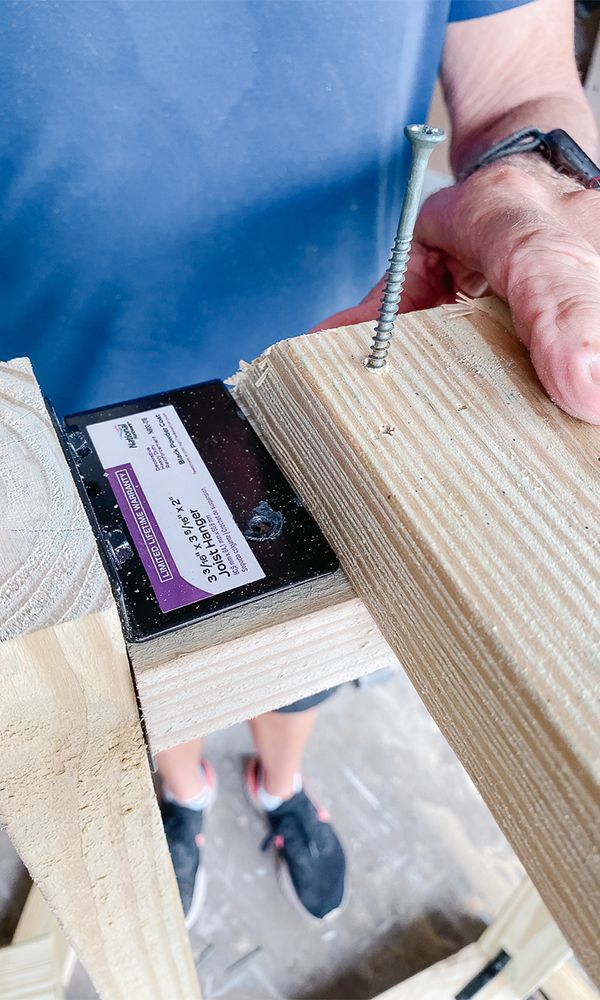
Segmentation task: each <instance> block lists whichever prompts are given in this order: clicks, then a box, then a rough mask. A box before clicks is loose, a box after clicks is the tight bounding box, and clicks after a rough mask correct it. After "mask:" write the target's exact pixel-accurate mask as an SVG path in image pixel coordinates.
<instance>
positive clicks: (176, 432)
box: [86, 406, 265, 611]
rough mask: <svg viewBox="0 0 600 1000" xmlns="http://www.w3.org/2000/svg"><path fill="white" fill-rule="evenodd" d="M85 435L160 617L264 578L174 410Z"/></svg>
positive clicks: (124, 420)
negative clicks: (121, 519)
mask: <svg viewBox="0 0 600 1000" xmlns="http://www.w3.org/2000/svg"><path fill="white" fill-rule="evenodd" d="M86 429H87V432H88V434H89V435H90V438H91V440H92V443H93V445H94V448H95V449H96V452H97V454H98V457H99V459H100V462H101V464H102V467H103V469H104V470H105V473H106V476H107V478H108V481H109V483H110V485H111V487H112V490H113V493H114V495H115V499H116V501H117V503H118V505H119V507H120V509H121V512H122V514H123V517H124V518H125V522H126V524H127V527H128V529H129V532H130V534H131V537H132V539H133V542H134V545H135V548H136V550H137V553H138V555H139V557H140V559H141V560H142V563H143V565H144V568H145V570H146V572H147V574H148V577H149V579H150V583H151V585H152V589H153V591H154V593H155V594H156V598H157V600H158V604H159V607H160V609H161V611H174V610H175V609H176V608H182V607H184V605H186V604H193V603H194V602H195V601H202V600H205V599H206V598H207V597H213V596H214V595H215V594H223V593H225V591H228V590H234V589H235V588H236V587H242V586H243V585H244V584H246V583H252V582H253V581H254V580H260V579H262V578H263V577H264V576H265V574H264V573H263V571H262V569H261V567H260V564H259V562H258V561H257V559H256V558H255V556H254V554H253V552H252V550H251V548H250V546H249V545H248V542H247V541H246V539H245V538H244V536H243V534H242V532H241V531H240V529H239V528H238V526H237V524H236V523H235V521H234V520H233V516H232V514H231V511H230V510H229V507H228V506H227V504H226V503H225V500H224V499H223V497H222V496H221V493H220V491H219V488H218V487H217V485H216V483H215V481H214V479H213V478H212V476H211V474H210V472H209V471H208V469H207V468H206V466H205V464H204V462H203V461H202V458H201V457H200V454H199V452H198V449H197V448H196V446H195V444H194V442H193V441H192V439H191V437H190V436H189V434H188V432H187V431H186V429H185V427H184V426H183V423H182V421H181V419H180V418H179V416H178V414H177V411H176V409H175V407H174V406H162V407H159V408H157V409H154V410H146V411H145V412H143V413H134V414H131V415H130V416H128V417H122V418H121V419H120V420H118V421H117V422H116V423H115V422H114V421H112V420H106V421H103V422H102V423H98V424H90V425H89V426H88V427H87V428H86Z"/></svg>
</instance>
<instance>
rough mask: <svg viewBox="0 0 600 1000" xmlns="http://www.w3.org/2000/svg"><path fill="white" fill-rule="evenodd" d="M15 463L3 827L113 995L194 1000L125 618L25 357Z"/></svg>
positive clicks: (4, 662)
mask: <svg viewBox="0 0 600 1000" xmlns="http://www.w3.org/2000/svg"><path fill="white" fill-rule="evenodd" d="M0 468H1V475H0V493H1V495H0V553H1V560H2V561H1V563H0V595H1V599H2V604H1V609H2V622H1V625H0V634H1V635H2V638H3V640H4V641H3V642H1V643H0V692H1V696H0V701H1V703H2V713H1V719H0V819H1V821H2V823H3V825H4V826H5V827H6V828H7V830H8V833H9V835H10V837H11V839H12V840H13V843H14V844H15V847H16V848H17V850H18V852H19V854H20V855H21V858H22V859H23V861H24V863H25V864H26V865H27V867H28V868H29V871H30V872H31V875H32V877H33V878H34V880H35V881H36V882H37V883H38V884H39V885H40V888H41V890H42V892H43V894H44V897H45V899H46V900H47V901H48V903H49V905H50V907H51V909H52V910H53V912H54V913H55V914H56V915H57V917H58V919H59V921H60V923H61V924H62V926H63V927H64V929H65V932H66V934H67V936H68V938H69V940H70V941H71V942H72V943H73V945H74V947H75V949H76V950H77V952H78V954H79V957H80V958H81V960H82V962H83V964H84V965H85V967H86V969H87V971H88V973H89V974H90V976H91V978H92V980H93V982H94V984H95V986H96V988H97V990H98V992H99V993H100V995H101V996H102V997H103V998H107V1000H119V998H127V1000H132V998H140V1000H142V998H143V1000H149V998H157V1000H158V998H164V1000H171V998H172V997H174V996H177V997H178V998H179V997H181V998H182V1000H187V998H190V1000H191V998H195V997H197V996H198V995H199V994H198V988H197V982H196V975H195V970H194V966H193V962H192V958H191V952H190V949H189V942H188V939H187V935H186V933H185V929H184V926H183V914H182V912H181V906H180V903H179V897H178V893H177V887H176V884H175V879H174V875H173V870H172V867H171V864H170V859H169V855H168V850H167V845H166V841H165V838H164V834H163V831H162V825H161V821H160V816H159V812H158V808H157V804H156V800H155V797H154V794H153V789H152V782H151V776H150V771H149V767H148V760H147V756H146V749H145V745H144V741H143V737H142V732H141V729H140V725H139V717H138V711H137V705H136V699H135V693H134V689H133V685H132V681H131V676H130V671H129V663H128V660H127V654H126V650H125V646H124V643H123V638H122V634H121V629H120V624H119V620H118V616H117V611H116V608H115V606H114V604H113V601H112V598H111V597H110V595H109V591H108V587H107V584H106V580H105V578H104V575H103V570H102V566H101V564H100V559H99V556H98V553H97V551H96V546H95V542H94V538H93V535H92V532H91V529H90V527H89V525H88V522H87V520H86V517H85V514H84V512H83V510H82V508H81V505H80V502H79V499H78V497H77V494H76V490H75V486H74V484H73V481H72V479H71V476H70V472H69V470H68V468H67V465H66V462H65V460H64V458H63V455H62V452H61V450H60V446H59V443H58V440H57V438H56V435H55V433H54V429H53V428H52V426H51V424H50V421H49V418H48V415H47V413H46V410H45V407H44V404H43V401H42V398H41V395H40V392H39V389H38V387H37V384H36V382H35V379H34V377H33V375H32V373H31V369H30V368H29V366H28V364H27V363H26V362H24V361H18V362H14V363H11V364H2V365H0ZM23 947H25V946H23Z"/></svg>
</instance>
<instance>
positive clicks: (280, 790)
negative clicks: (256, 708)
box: [250, 708, 317, 799]
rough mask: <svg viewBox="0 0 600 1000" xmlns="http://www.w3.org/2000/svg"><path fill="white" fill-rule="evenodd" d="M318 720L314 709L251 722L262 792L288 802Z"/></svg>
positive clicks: (277, 714)
mask: <svg viewBox="0 0 600 1000" xmlns="http://www.w3.org/2000/svg"><path fill="white" fill-rule="evenodd" d="M316 718H317V710H316V708H309V709H307V710H306V711H304V712H267V713H266V714H265V715H259V716H258V718H256V719H252V720H251V721H250V731H251V733H252V739H253V741H254V746H255V747H256V752H257V753H258V756H259V757H260V762H261V764H262V768H263V783H264V787H265V791H267V792H269V794H270V795H276V796H278V797H279V798H282V799H287V798H289V797H290V796H291V795H292V794H293V792H294V776H295V775H296V774H298V773H299V772H300V771H301V770H302V758H303V756H304V748H305V747H306V744H307V743H308V739H309V737H310V734H311V733H312V731H313V727H314V724H315V721H316Z"/></svg>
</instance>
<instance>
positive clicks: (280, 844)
mask: <svg viewBox="0 0 600 1000" xmlns="http://www.w3.org/2000/svg"><path fill="white" fill-rule="evenodd" d="M273 844H274V845H275V847H276V848H277V850H278V851H280V850H281V849H282V848H283V845H284V844H285V840H284V839H283V837H282V836H281V834H280V833H278V834H277V836H276V837H273Z"/></svg>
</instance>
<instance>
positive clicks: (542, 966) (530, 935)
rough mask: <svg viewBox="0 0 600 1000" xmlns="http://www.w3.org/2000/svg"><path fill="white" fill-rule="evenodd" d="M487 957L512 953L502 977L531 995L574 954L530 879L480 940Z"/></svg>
mask: <svg viewBox="0 0 600 1000" xmlns="http://www.w3.org/2000/svg"><path fill="white" fill-rule="evenodd" d="M478 944H479V947H480V948H481V949H482V951H484V952H485V954H486V956H487V959H488V961H490V960H491V959H493V958H495V956H496V955H497V954H498V952H499V951H505V952H506V954H507V955H510V958H511V960H510V962H509V963H508V965H507V966H506V968H505V969H504V970H503V972H502V977H503V979H504V980H505V982H506V983H507V985H508V986H510V987H511V989H512V990H513V991H514V993H515V994H516V995H517V996H518V997H529V996H531V994H532V993H533V991H534V990H536V989H537V987H538V986H540V985H541V984H542V983H544V982H545V981H546V979H547V978H548V976H549V975H550V974H551V973H552V972H554V971H555V969H558V968H559V966H561V965H562V964H563V963H564V962H566V960H567V959H568V958H570V956H571V949H570V948H569V945H568V944H567V942H566V941H565V939H564V937H563V935H562V934H561V933H560V931H559V929H558V927H557V926H556V924H555V923H554V921H553V919H552V917H551V916H550V913H549V912H548V909H547V907H545V906H544V904H543V903H542V900H541V899H540V896H539V893H538V892H536V890H535V889H534V887H533V885H532V883H531V882H530V881H529V879H523V881H522V882H521V885H519V886H517V888H516V890H515V891H514V892H513V893H512V894H511V896H510V897H509V899H508V900H507V902H506V903H505V905H504V906H503V907H502V909H501V910H500V913H499V914H498V915H497V917H496V918H495V919H494V921H493V923H492V924H491V925H490V927H488V928H487V930H486V931H484V932H483V934H482V935H481V937H480V938H479V941H478Z"/></svg>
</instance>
